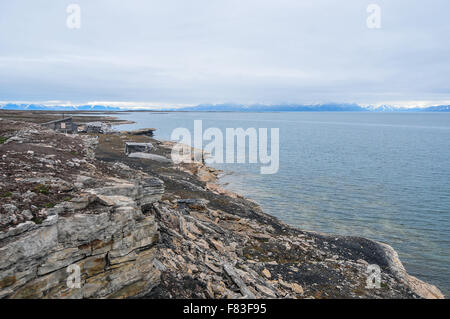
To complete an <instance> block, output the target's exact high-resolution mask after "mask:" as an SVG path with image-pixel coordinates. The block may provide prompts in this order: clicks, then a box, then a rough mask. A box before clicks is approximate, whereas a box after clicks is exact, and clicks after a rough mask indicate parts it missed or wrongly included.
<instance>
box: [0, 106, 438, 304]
mask: <svg viewBox="0 0 450 319" xmlns="http://www.w3.org/2000/svg"><path fill="white" fill-rule="evenodd" d="M47 113H48V112H45V114H46V115H44V118H40V113H39V112H30V113H26V112H23V113H22V112H18V113H17V114H16V115H13V114H12V113H10V112H7V113H5V112H3V111H2V112H0V143H1V144H0V156H1V161H0V174H1V176H2V178H1V180H0V196H1V205H0V298H130V297H140V298H443V296H442V294H441V293H440V291H439V290H438V288H436V287H435V286H433V285H430V284H427V283H425V282H422V281H421V280H419V279H417V278H415V277H412V276H410V275H408V274H407V273H406V271H405V269H404V267H403V265H402V264H401V262H400V260H399V259H398V256H397V253H396V252H395V251H394V250H393V249H392V248H391V247H390V246H388V245H386V244H382V243H378V242H375V241H372V240H369V239H365V238H361V237H349V236H335V235H327V234H321V233H316V232H308V231H302V230H300V229H297V228H293V227H290V226H288V225H286V224H284V223H282V222H281V221H279V220H278V219H276V218H275V217H272V216H270V215H268V214H266V213H265V212H263V211H262V210H261V208H260V207H259V205H258V204H257V203H255V202H253V201H251V200H250V199H246V198H243V197H242V196H240V195H239V194H235V193H232V192H230V191H227V190H224V189H222V188H221V187H219V186H218V185H217V184H216V181H217V175H218V173H219V172H217V171H216V170H214V169H212V168H209V167H207V166H205V165H203V164H200V163H183V164H179V165H175V164H173V163H172V162H171V160H170V152H171V147H172V146H173V144H172V143H171V142H164V141H158V140H156V139H153V138H152V137H150V136H146V135H142V134H137V135H136V134H135V132H132V131H131V132H122V133H120V132H117V133H111V134H87V133H86V134H74V135H69V134H62V133H57V132H55V131H53V130H50V129H47V128H44V127H42V126H41V125H39V124H34V123H43V122H47V121H49V120H52V119H55V118H49V117H48V115H47ZM71 113H73V112H71ZM56 116H57V115H56ZM89 117H90V115H89ZM74 119H75V120H79V121H80V122H86V121H90V120H96V121H98V120H102V121H108V122H114V121H116V119H115V118H112V117H108V118H106V119H105V118H101V117H99V118H95V119H94V117H92V118H89V119H86V117H85V116H80V117H79V118H78V117H77V118H74ZM24 121H27V122H24ZM32 122H34V123H32ZM125 142H137V143H147V145H150V144H151V146H150V148H151V149H150V152H149V153H148V154H151V156H148V158H139V157H129V156H127V155H126V154H125V152H124V148H125ZM148 143H150V144H148ZM267 213H270V212H267ZM74 264H75V265H78V266H79V267H80V272H81V283H80V288H68V286H67V276H68V273H67V267H69V266H70V265H74ZM370 264H376V265H378V266H379V267H380V268H381V284H380V287H379V288H367V287H366V286H367V278H368V275H369V274H368V273H367V269H368V265H370Z"/></svg>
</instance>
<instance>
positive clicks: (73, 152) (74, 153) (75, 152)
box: [70, 151, 79, 156]
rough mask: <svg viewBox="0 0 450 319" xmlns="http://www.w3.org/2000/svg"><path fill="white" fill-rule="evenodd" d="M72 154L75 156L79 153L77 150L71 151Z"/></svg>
mask: <svg viewBox="0 0 450 319" xmlns="http://www.w3.org/2000/svg"><path fill="white" fill-rule="evenodd" d="M70 154H72V155H74V156H76V155H79V154H78V152H77V151H70Z"/></svg>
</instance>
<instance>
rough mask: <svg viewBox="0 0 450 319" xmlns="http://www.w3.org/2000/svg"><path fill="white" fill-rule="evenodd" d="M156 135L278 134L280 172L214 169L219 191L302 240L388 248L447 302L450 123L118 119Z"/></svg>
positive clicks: (379, 118)
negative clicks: (236, 196)
mask: <svg viewBox="0 0 450 319" xmlns="http://www.w3.org/2000/svg"><path fill="white" fill-rule="evenodd" d="M120 118H121V119H124V120H133V121H135V122H136V124H130V125H121V126H120V127H119V129H121V130H129V129H137V128H145V127H155V128H157V131H156V135H155V137H156V138H158V139H161V140H169V139H170V135H171V133H172V131H173V129H175V128H177V127H185V128H188V129H189V130H190V131H191V132H192V134H193V127H194V120H203V129H204V130H205V129H206V128H209V127H217V128H219V129H221V130H222V132H223V134H224V136H225V129H226V128H228V127H231V128H238V127H242V128H244V129H246V128H249V127H254V128H279V129H280V168H279V171H278V173H277V174H273V175H261V174H260V173H259V169H260V165H259V164H215V165H212V166H214V167H216V168H219V169H222V170H224V171H225V172H226V173H228V174H224V176H223V177H222V178H221V183H222V184H224V185H226V187H228V188H229V189H231V190H233V191H236V192H238V193H241V194H243V195H244V196H246V197H249V198H251V199H253V200H255V201H257V202H258V203H260V204H261V206H262V208H263V209H264V211H265V212H266V213H268V214H271V215H274V216H276V217H278V218H279V219H281V220H282V221H284V222H286V223H288V224H290V225H293V226H296V227H299V228H300V229H304V230H314V231H320V232H325V233H335V234H342V235H354V236H362V237H367V238H371V239H374V240H378V241H381V242H385V243H387V244H389V245H391V246H393V247H394V249H395V250H397V252H398V253H399V255H400V259H401V260H402V262H403V263H404V265H405V267H406V269H407V271H408V272H409V273H410V274H411V275H414V276H417V277H418V278H420V279H422V280H425V281H427V282H429V283H432V284H435V285H436V286H437V287H438V288H439V289H441V291H442V292H443V293H444V295H446V296H448V295H449V294H450V267H449V263H450V253H449V251H450V114H449V113H306V112H305V113H232V112H226V113H219V112H214V113H213V112H189V113H186V112H173V113H152V112H137V113H133V112H130V113H123V114H121V115H120Z"/></svg>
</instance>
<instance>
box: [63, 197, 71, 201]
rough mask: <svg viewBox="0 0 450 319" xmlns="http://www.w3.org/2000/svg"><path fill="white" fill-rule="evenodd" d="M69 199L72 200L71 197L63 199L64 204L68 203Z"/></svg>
mask: <svg viewBox="0 0 450 319" xmlns="http://www.w3.org/2000/svg"><path fill="white" fill-rule="evenodd" d="M71 199H72V198H71V197H65V198H64V201H65V202H69V201H70V200H71Z"/></svg>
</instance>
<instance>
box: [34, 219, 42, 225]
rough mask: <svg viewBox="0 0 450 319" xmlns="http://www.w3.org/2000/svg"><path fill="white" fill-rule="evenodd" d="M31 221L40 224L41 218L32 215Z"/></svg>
mask: <svg viewBox="0 0 450 319" xmlns="http://www.w3.org/2000/svg"><path fill="white" fill-rule="evenodd" d="M32 221H33V222H34V223H35V224H42V218H40V217H34V218H33V219H32Z"/></svg>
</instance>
